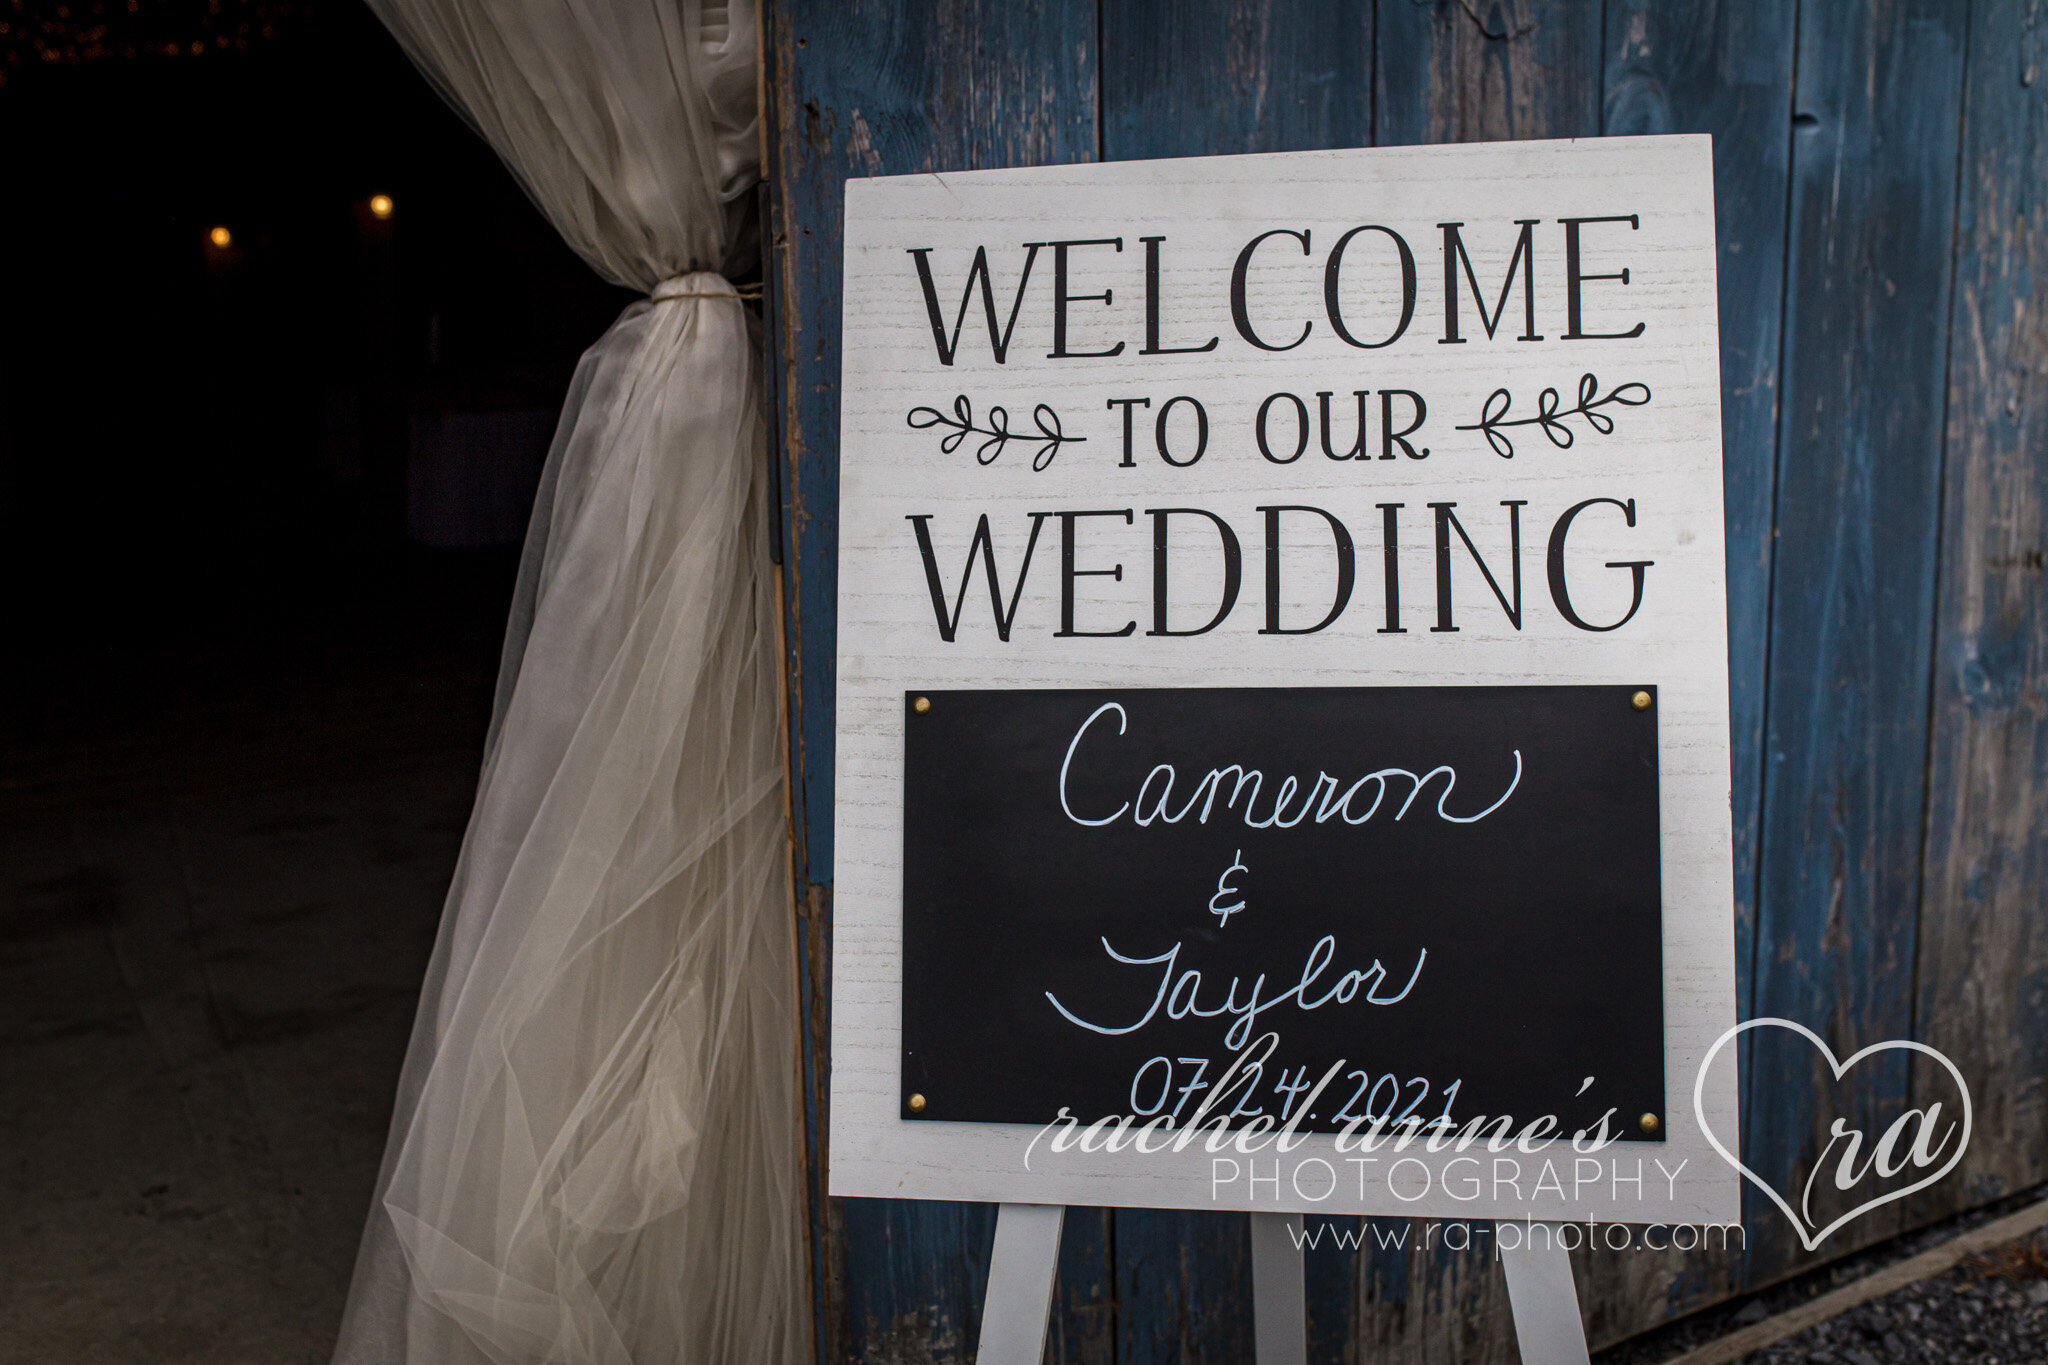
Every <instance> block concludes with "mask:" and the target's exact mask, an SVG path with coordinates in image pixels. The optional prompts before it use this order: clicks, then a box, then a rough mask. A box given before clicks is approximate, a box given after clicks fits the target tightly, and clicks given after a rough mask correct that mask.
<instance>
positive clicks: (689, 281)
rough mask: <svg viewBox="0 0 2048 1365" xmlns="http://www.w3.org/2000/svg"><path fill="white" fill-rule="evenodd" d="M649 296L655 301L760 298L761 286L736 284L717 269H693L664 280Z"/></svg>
mask: <svg viewBox="0 0 2048 1365" xmlns="http://www.w3.org/2000/svg"><path fill="white" fill-rule="evenodd" d="M647 297H648V300H649V301H650V302H653V303H667V302H668V301H669V300H670V299H758V298H760V297H761V286H760V285H758V284H740V285H735V284H733V283H732V282H731V281H730V280H728V279H726V278H725V276H723V275H721V274H719V273H718V272H717V271H715V270H692V271H690V272H688V273H687V274H683V275H675V276H671V277H670V278H668V279H665V280H663V281H662V282H661V283H660V284H657V285H655V286H654V292H653V293H651V294H649V295H648V296H647Z"/></svg>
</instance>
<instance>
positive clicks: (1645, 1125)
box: [910, 693, 1661, 1133]
mask: <svg viewBox="0 0 2048 1365" xmlns="http://www.w3.org/2000/svg"><path fill="white" fill-rule="evenodd" d="M1636 695H1638V696H1641V695H1642V694H1641V693H1637V694H1636ZM910 1103H911V1107H913V1108H915V1107H916V1105H917V1097H916V1096H912V1097H911V1101H910ZM1636 1126H1637V1127H1638V1128H1640V1129H1642V1130H1643V1131H1644V1132H1646V1133H1654V1132H1656V1131H1657V1129H1658V1128H1659V1127H1660V1126H1661V1125H1659V1123H1658V1121H1657V1116H1656V1115H1655V1114H1645V1115H1643V1116H1642V1117H1641V1118H1639V1119H1637V1120H1636Z"/></svg>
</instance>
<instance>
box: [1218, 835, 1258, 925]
mask: <svg viewBox="0 0 2048 1365" xmlns="http://www.w3.org/2000/svg"><path fill="white" fill-rule="evenodd" d="M1243 857H1244V850H1243V849H1239V850H1237V852H1235V853H1233V854H1232V855H1231V858H1230V866H1229V867H1228V868H1227V869H1225V871H1224V873H1223V875H1222V876H1220V877H1218V878H1217V879H1216V894H1215V895H1213V896H1211V897H1209V913H1210V914H1212V915H1214V916H1215V917H1216V919H1217V922H1218V923H1219V924H1228V923H1230V917H1231V916H1232V915H1234V914H1236V913H1237V912H1238V911H1240V910H1242V909H1244V901H1243V900H1241V899H1240V900H1237V901H1233V902H1232V903H1231V904H1229V905H1223V904H1221V903H1220V902H1221V901H1222V900H1223V898H1224V897H1226V896H1235V895H1238V894H1239V893H1238V889H1237V888H1236V887H1234V886H1232V885H1231V884H1230V877H1231V874H1232V873H1235V872H1249V871H1251V869H1250V868H1248V867H1246V866H1245V865H1244V863H1243V862H1242V861H1240V860H1241V859H1242V858H1243Z"/></svg>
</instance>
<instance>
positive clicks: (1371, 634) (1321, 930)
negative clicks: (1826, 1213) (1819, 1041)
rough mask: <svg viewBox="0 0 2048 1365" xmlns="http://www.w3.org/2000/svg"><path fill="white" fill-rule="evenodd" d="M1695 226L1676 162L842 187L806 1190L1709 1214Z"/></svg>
mask: <svg viewBox="0 0 2048 1365" xmlns="http://www.w3.org/2000/svg"><path fill="white" fill-rule="evenodd" d="M1713 223H1714V218H1713V204H1712V173H1711V158H1710V149H1709V144H1708V142H1707V140H1706V139H1705V138H1700V137H1667V138H1623V139H1607V140H1600V141H1591V142H1574V143H1562V142H1559V143H1519V144H1512V145H1499V146H1465V147H1432V148H1414V149H1388V150H1371V151H1343V152H1318V153H1300V154H1289V155H1278V156H1251V157H1219V158H1205V159H1199V160H1183V161H1158V162H1141V163H1123V164H1116V165H1098V166H1073V167H1059V168H1041V169H1032V170H1009V171H989V172H976V173H971V174H960V175H925V176H908V177H897V178H887V179H874V180H859V181H853V182H851V183H849V184H848V186H847V208H846V269H845V295H844V325H845V362H844V373H843V383H842V387H841V405H842V445H841V509H840V523H839V525H840V537H841V539H840V592H839V650H838V669H839V674H838V753H837V763H836V773H837V781H838V793H837V803H836V825H835V838H836V848H837V852H836V866H837V873H836V887H835V945H834V1012H833V1077H832V1140H831V1183H832V1191H833V1193H835V1194H841V1195H870V1196H893V1197H917V1198H942V1199H977V1200H1001V1201H1006V1202H1018V1203H1054V1204H1067V1203H1071V1204H1095V1205H1102V1204H1121V1205H1147V1206H1167V1207H1194V1208H1208V1207H1235V1208H1247V1207H1248V1208H1257V1209H1265V1210H1288V1209H1291V1210H1321V1211H1324V1212H1352V1213H1410V1214H1427V1215H1436V1216H1441V1215H1464V1216H1479V1217H1495V1218H1512V1217H1531V1218H1542V1219H1560V1218H1588V1217H1593V1218H1600V1219H1605V1220H1616V1221H1646V1222H1674V1221H1724V1220H1727V1219H1730V1218H1732V1217H1733V1216H1734V1215H1735V1203H1736V1199H1735V1190H1734V1186H1733V1177H1732V1174H1731V1173H1730V1171H1729V1169H1728V1168H1727V1166H1725V1165H1724V1164H1723V1163H1722V1162H1721V1161H1720V1160H1718V1159H1717V1158H1716V1157H1715V1156H1714V1155H1713V1152H1712V1149H1711V1147H1710V1146H1709V1144H1708V1143H1707V1141H1706V1139H1705V1138H1704V1136H1703V1135H1702V1133H1701V1132H1700V1129H1699V1126H1698V1122H1697V1120H1696V1118H1695V1117H1694V1107H1693V1105H1692V1103H1691V1097H1692V1094H1693V1089H1694V1083H1695V1078H1696V1073H1697V1071H1698V1068H1699V1064H1700V1061H1701V1059H1702V1057H1703V1056H1704V1055H1705V1053H1706V1052H1707V1050H1708V1049H1709V1048H1710V1047H1711V1046H1712V1045H1713V1043H1714V1041H1715V1039H1716V1038H1718V1037H1719V1036H1720V1035H1721V1034H1722V1033H1723V1032H1724V1031H1725V1030H1727V1029H1728V1028H1730V1027H1732V1026H1733V1024H1734V1008H1733V980H1734V972H1733V961H1732V914H1731V896H1730V841H1729V824H1728V739H1727V682H1726V680H1727V667H1726V649H1725V624H1724V590H1723V544H1722V532H1721V527H1722V505H1721V461H1720V420H1719V381H1718V359H1717V357H1718V351H1717V342H1716V329H1715V287H1714V235H1713ZM1734 1105H1735V1097H1734V1094H1733V1085H1732V1077H1727V1076H1719V1077H1710V1078H1709V1083H1708V1084H1707V1085H1706V1088H1705V1090H1704V1091H1703V1092H1702V1108H1703V1111H1704V1112H1705V1113H1706V1115H1707V1116H1708V1118H1709V1120H1710V1126H1711V1127H1713V1128H1715V1129H1717V1130H1723V1131H1733V1129H1734V1119H1735V1108H1734Z"/></svg>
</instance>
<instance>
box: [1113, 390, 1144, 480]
mask: <svg viewBox="0 0 2048 1365" xmlns="http://www.w3.org/2000/svg"><path fill="white" fill-rule="evenodd" d="M1104 406H1106V407H1112V408H1122V409H1123V410H1124V457H1123V459H1121V460H1119V461H1118V462H1117V466H1116V467H1117V468H1118V469H1136V468H1137V467H1138V462H1137V460H1136V459H1134V458H1133V457H1132V455H1131V409H1132V408H1133V407H1140V408H1149V407H1151V406H1152V400H1151V399H1149V398H1112V399H1110V400H1109V402H1108V403H1106V404H1105V405H1104Z"/></svg>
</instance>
